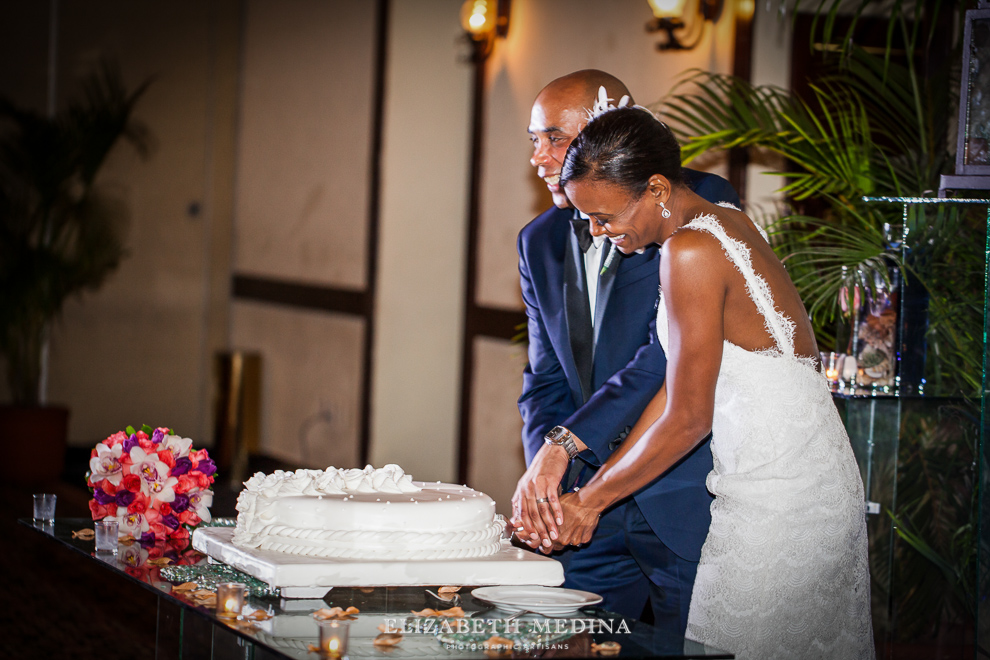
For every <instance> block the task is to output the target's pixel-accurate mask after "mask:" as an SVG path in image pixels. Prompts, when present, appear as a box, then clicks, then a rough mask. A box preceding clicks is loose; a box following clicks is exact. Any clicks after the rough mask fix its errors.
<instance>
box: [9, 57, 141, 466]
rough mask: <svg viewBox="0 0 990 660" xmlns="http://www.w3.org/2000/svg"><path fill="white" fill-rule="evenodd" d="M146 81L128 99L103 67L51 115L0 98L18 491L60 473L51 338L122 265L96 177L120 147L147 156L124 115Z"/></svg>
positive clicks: (119, 217)
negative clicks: (66, 314) (67, 313)
mask: <svg viewBox="0 0 990 660" xmlns="http://www.w3.org/2000/svg"><path fill="white" fill-rule="evenodd" d="M149 83H150V81H145V82H144V83H143V84H141V85H140V86H139V87H138V88H137V89H135V90H134V91H128V90H127V89H126V88H125V86H124V84H123V80H122V76H121V74H120V71H119V69H118V68H117V67H115V66H113V65H111V64H109V63H103V64H101V65H100V66H99V67H98V68H97V70H96V71H95V72H94V73H92V74H91V75H89V76H88V77H86V78H85V79H84V80H83V81H82V85H81V93H80V95H79V96H78V98H76V99H74V100H72V101H71V102H70V103H68V104H67V105H66V106H65V107H64V108H63V109H61V110H60V111H59V112H58V113H56V114H55V115H54V116H47V115H45V114H42V113H40V112H37V111H33V110H26V109H22V108H19V107H17V106H16V105H15V104H14V103H13V102H12V101H11V100H9V99H0V356H2V358H3V362H4V367H5V369H6V376H7V383H8V385H9V387H10V392H11V398H12V405H9V406H3V407H0V442H3V444H4V450H5V451H6V452H8V454H7V456H8V460H6V461H4V464H5V465H9V466H16V468H13V469H15V470H16V472H17V473H16V474H11V475H10V476H11V477H12V478H15V479H17V480H19V481H21V482H31V481H39V480H43V479H51V478H54V477H57V476H58V475H59V474H60V472H61V469H62V463H63V459H64V452H65V438H66V425H67V422H68V411H67V410H66V409H64V408H61V407H58V406H48V405H46V404H47V401H46V398H47V397H46V383H45V380H46V370H47V364H46V362H47V347H48V339H49V333H50V330H51V327H52V323H53V322H54V321H55V320H56V319H57V318H58V316H59V314H60V312H61V310H62V307H63V305H64V304H65V302H66V300H68V298H69V297H70V296H74V295H80V294H82V292H83V291H86V290H95V289H97V288H98V287H99V286H100V285H101V284H102V283H103V282H104V281H105V280H106V278H107V276H108V275H109V274H110V273H111V272H113V270H114V269H115V268H117V266H118V265H119V264H120V262H121V259H123V257H124V256H125V252H126V251H125V248H124V228H125V227H124V221H125V217H124V213H123V212H122V210H121V208H120V205H119V204H118V203H115V202H114V201H113V200H112V199H111V198H109V197H108V196H106V195H105V194H102V193H101V192H100V190H99V186H98V185H97V184H96V178H97V174H98V173H99V171H100V168H101V167H102V166H103V164H104V162H105V161H106V159H107V156H108V155H109V154H110V152H111V150H112V149H113V147H114V146H115V145H116V144H117V143H118V142H120V141H121V140H123V141H126V142H128V143H129V144H131V145H132V146H133V147H134V148H136V149H137V150H138V152H139V153H140V154H141V155H142V156H143V155H145V154H146V153H147V149H148V135H147V132H146V130H145V129H144V127H143V126H142V125H141V124H139V123H137V122H136V121H134V119H133V117H132V114H133V110H134V106H135V104H136V103H137V101H138V99H139V98H140V97H141V95H142V94H143V93H144V91H145V90H146V89H147V86H148V84H149ZM42 443H48V446H45V445H44V444H42ZM11 452H14V454H17V452H22V453H24V454H25V455H24V456H19V455H13V454H11ZM41 452H45V455H46V460H44V461H38V460H34V459H33V458H32V457H36V456H38V455H39V453H41Z"/></svg>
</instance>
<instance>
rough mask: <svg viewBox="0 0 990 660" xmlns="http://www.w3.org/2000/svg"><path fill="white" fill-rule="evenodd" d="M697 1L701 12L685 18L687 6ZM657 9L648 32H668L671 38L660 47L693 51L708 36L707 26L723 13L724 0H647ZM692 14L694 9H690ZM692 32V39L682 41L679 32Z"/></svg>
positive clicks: (652, 7) (698, 9)
mask: <svg viewBox="0 0 990 660" xmlns="http://www.w3.org/2000/svg"><path fill="white" fill-rule="evenodd" d="M695 1H696V2H697V15H696V16H695V17H694V18H692V19H691V20H690V21H686V20H685V19H684V14H685V5H694V4H695ZM647 2H648V3H649V4H650V9H652V10H653V16H654V18H653V20H652V21H650V22H649V23H647V24H646V31H647V32H665V33H666V34H667V40H666V41H662V42H660V43H658V44H657V50H691V49H692V48H694V47H695V46H697V45H698V42H700V41H701V37H702V36H703V35H704V32H705V26H706V25H707V24H708V23H709V22H711V23H715V22H716V21H718V19H719V17H720V16H721V15H722V5H723V4H724V0H647ZM687 13H689V14H690V13H692V12H690V11H689V12H687ZM685 29H687V30H688V31H689V35H690V39H691V40H690V42H684V41H682V38H683V37H679V36H678V35H677V34H675V32H677V31H681V30H685Z"/></svg>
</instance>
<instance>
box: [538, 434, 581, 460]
mask: <svg viewBox="0 0 990 660" xmlns="http://www.w3.org/2000/svg"><path fill="white" fill-rule="evenodd" d="M543 441H544V442H546V443H547V444H548V445H558V446H560V447H563V448H564V451H566V452H567V457H568V458H570V459H572V460H573V459H574V458H575V457H576V456H577V455H578V453H579V452H578V448H577V445H576V444H575V443H574V434H573V433H571V432H570V430H568V429H567V428H565V427H563V426H555V427H553V428H552V429H551V430H550V432H549V433H547V434H546V436H544V438H543Z"/></svg>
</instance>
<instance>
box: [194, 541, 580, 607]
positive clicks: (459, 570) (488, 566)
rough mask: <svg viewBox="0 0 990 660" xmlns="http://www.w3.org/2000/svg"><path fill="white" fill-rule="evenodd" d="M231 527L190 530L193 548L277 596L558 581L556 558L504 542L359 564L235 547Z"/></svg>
mask: <svg viewBox="0 0 990 660" xmlns="http://www.w3.org/2000/svg"><path fill="white" fill-rule="evenodd" d="M233 535H234V529H233V528H232V527H204V528H201V529H197V530H196V531H195V532H193V538H192V545H193V548H194V549H196V550H198V551H199V552H202V553H204V554H207V555H209V556H210V557H212V558H213V559H216V560H217V561H221V562H223V563H224V564H227V565H229V566H233V567H234V568H236V569H238V570H240V571H243V572H245V573H247V574H248V575H251V576H253V577H255V578H257V579H259V580H261V581H262V582H265V583H267V584H268V585H269V586H272V587H279V588H280V589H281V592H282V597H283V598H322V597H323V596H324V595H325V594H326V593H327V591H329V590H330V589H331V588H333V587H400V586H420V585H427V586H428V585H438V584H457V585H513V584H539V585H543V586H548V587H555V586H558V585H560V584H562V583H563V582H564V567H563V566H562V565H561V563H560V562H559V561H557V560H556V559H551V558H550V557H544V556H542V555H538V554H536V553H533V552H527V551H525V550H521V549H519V548H515V547H513V546H512V545H511V544H509V543H508V542H507V541H503V542H502V549H501V550H500V551H499V552H498V553H496V554H494V555H490V556H488V557H479V558H475V559H443V560H437V561H365V560H360V559H321V558H317V557H303V556H301V555H290V554H285V553H281V552H272V551H269V550H258V549H250V548H238V547H237V546H235V545H234V544H233V543H232V542H231V537H233Z"/></svg>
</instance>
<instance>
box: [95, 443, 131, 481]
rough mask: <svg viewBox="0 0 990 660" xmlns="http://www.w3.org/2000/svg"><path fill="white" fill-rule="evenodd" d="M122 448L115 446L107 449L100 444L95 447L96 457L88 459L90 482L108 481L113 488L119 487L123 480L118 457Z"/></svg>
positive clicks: (121, 467) (122, 467)
mask: <svg viewBox="0 0 990 660" xmlns="http://www.w3.org/2000/svg"><path fill="white" fill-rule="evenodd" d="M123 450H124V446H123V445H122V444H116V445H114V446H113V447H108V446H106V445H105V444H103V443H102V442H101V443H100V444H98V445H96V456H94V457H93V458H91V459H89V471H90V473H91V474H90V481H92V482H93V483H96V482H97V481H103V480H104V479H106V480H108V481H109V482H110V483H112V484H113V485H114V486H118V485H120V481H121V479H123V478H124V466H123V465H121V464H120V456H121V454H122V453H123Z"/></svg>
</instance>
